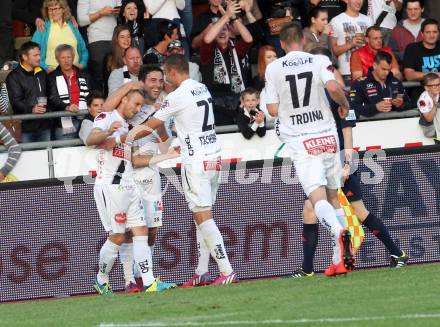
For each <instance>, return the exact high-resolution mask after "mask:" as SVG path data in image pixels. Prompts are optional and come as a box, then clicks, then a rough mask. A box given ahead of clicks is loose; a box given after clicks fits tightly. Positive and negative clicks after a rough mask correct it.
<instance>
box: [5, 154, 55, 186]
mask: <svg viewBox="0 0 440 327" xmlns="http://www.w3.org/2000/svg"><path fill="white" fill-rule="evenodd" d="M7 159H8V154H7V153H0V167H3V165H4V164H5V162H6V160H7ZM49 176H50V175H49V161H48V156H47V150H36V151H23V152H22V153H21V157H20V159H19V160H18V162H17V165H16V166H15V167H14V169H13V170H12V171H11V172H10V173H9V175H8V176H6V178H5V180H4V182H19V181H28V180H36V179H48V178H49Z"/></svg>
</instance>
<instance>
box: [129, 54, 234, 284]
mask: <svg viewBox="0 0 440 327" xmlns="http://www.w3.org/2000/svg"><path fill="white" fill-rule="evenodd" d="M164 72H165V77H166V80H167V81H168V83H170V84H171V85H172V86H173V87H174V88H175V91H173V92H171V93H170V94H169V95H168V96H167V98H166V99H165V101H164V103H163V104H162V106H161V108H160V109H159V111H157V112H156V113H155V114H154V116H153V117H152V118H150V119H149V120H148V121H147V122H146V123H145V126H146V127H147V128H143V129H142V128H141V129H139V128H134V129H133V130H132V131H131V132H130V133H129V135H128V139H130V138H134V139H137V138H141V137H144V136H145V135H148V134H150V133H151V131H152V130H154V129H156V128H158V127H159V126H161V125H162V124H163V122H164V121H166V120H167V119H168V118H170V117H174V122H175V125H176V130H177V137H178V138H179V141H180V144H181V156H182V186H183V190H184V193H185V198H186V200H187V202H188V205H189V209H190V210H191V211H192V213H193V219H194V222H195V223H196V236H197V242H198V248H199V250H200V252H201V253H200V254H201V255H202V254H203V253H206V252H208V251H209V252H210V254H211V256H212V257H213V258H214V260H215V261H216V262H217V265H218V267H219V271H220V275H219V277H218V278H217V279H216V280H215V281H214V282H212V283H211V285H219V284H230V283H233V282H236V281H237V275H236V273H235V272H234V271H233V270H232V267H231V264H230V262H229V259H228V255H227V253H226V248H225V245H224V242H223V237H222V235H221V233H220V231H219V229H218V227H217V225H216V223H215V222H214V220H213V219H212V210H211V208H212V206H213V205H214V202H215V198H216V195H217V189H218V180H219V177H220V168H221V158H220V145H219V143H218V141H217V135H216V133H215V125H214V114H213V110H212V98H211V94H210V93H209V91H208V89H207V87H206V86H205V85H204V84H201V83H199V82H196V81H194V80H191V79H189V68H188V61H187V60H186V59H185V57H184V56H182V55H170V56H169V57H168V58H167V60H166V61H165V66H164ZM208 261H209V256H208V260H200V261H199V265H198V267H197V269H196V274H195V275H194V276H193V277H192V278H191V280H190V281H188V283H185V286H190V285H192V286H198V285H206V284H207V283H208V281H209V280H210V278H209V276H208Z"/></svg>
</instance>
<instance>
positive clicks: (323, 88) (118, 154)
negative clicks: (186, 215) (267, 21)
mask: <svg viewBox="0 0 440 327" xmlns="http://www.w3.org/2000/svg"><path fill="white" fill-rule="evenodd" d="M280 40H281V46H282V48H283V49H284V50H285V52H286V55H285V56H284V57H282V58H279V59H277V60H275V61H274V62H272V63H271V64H270V65H269V66H268V67H267V70H266V97H267V98H266V103H267V109H268V111H269V113H270V115H271V116H273V117H277V119H278V120H277V124H276V126H277V128H276V133H277V135H278V136H279V138H280V140H281V141H282V142H284V143H285V144H286V148H287V150H288V153H289V156H290V157H291V159H292V162H293V164H294V166H295V170H296V172H297V175H298V177H299V181H300V183H301V185H302V187H303V190H304V192H305V194H306V196H307V200H306V202H305V205H304V229H303V240H304V242H303V251H304V261H303V266H302V267H301V268H299V269H298V270H296V271H295V272H294V273H293V274H292V275H291V276H292V277H308V276H313V274H314V272H313V256H314V253H315V249H316V245H317V241H318V225H317V220H318V221H319V222H320V223H321V225H323V226H324V228H326V229H327V230H328V231H329V233H330V235H331V240H332V245H333V254H332V259H331V262H330V265H329V268H328V269H327V270H326V271H325V274H326V275H327V276H335V275H339V274H346V273H348V272H350V271H352V270H353V269H354V267H355V258H354V253H353V247H352V243H351V235H350V232H349V231H348V229H347V227H346V226H345V218H344V212H343V210H342V209H341V207H340V205H339V201H338V198H337V190H338V189H339V188H340V187H341V186H343V190H344V192H346V193H350V194H352V196H351V197H348V200H349V201H350V202H351V204H352V205H353V208H354V210H355V213H356V214H357V215H358V216H359V218H360V220H361V221H362V222H363V223H364V225H365V226H366V227H367V228H369V229H370V230H371V231H373V234H374V235H375V236H376V237H378V238H379V239H380V240H381V241H382V242H383V243H384V245H385V246H386V247H387V248H388V250H389V251H390V254H391V260H392V266H394V267H401V266H403V265H405V264H406V262H407V260H408V256H407V255H406V254H405V252H404V251H401V250H400V249H399V248H398V247H397V246H396V245H395V243H394V242H393V240H392V239H391V237H390V235H389V233H388V230H387V229H386V227H385V226H384V224H383V223H382V222H381V220H380V219H378V218H377V217H375V216H374V215H373V214H372V213H369V212H368V211H367V209H366V208H365V206H364V205H363V202H362V195H361V192H360V185H359V179H358V178H357V176H356V175H351V176H343V171H347V167H348V168H349V165H350V163H351V149H352V140H351V128H352V127H353V126H354V124H355V119H356V117H355V115H354V113H353V112H352V111H350V110H349V103H348V101H347V98H346V97H345V94H344V90H343V87H342V86H341V84H340V83H339V82H338V81H337V78H336V77H335V74H334V69H333V66H332V64H331V62H330V60H329V59H328V58H327V57H326V56H325V55H322V54H309V53H306V52H303V51H302V41H303V35H302V30H301V28H300V27H299V26H297V25H295V24H291V25H287V26H285V27H284V28H283V30H282V31H281V34H280ZM164 76H165V78H166V81H167V83H168V84H169V87H171V88H172V90H173V91H172V92H170V93H169V94H168V95H167V96H166V98H165V99H163V100H162V99H161V94H162V93H163V89H164ZM328 96H329V98H328ZM104 109H105V111H104V112H102V113H100V114H99V115H98V116H97V117H96V118H95V121H94V123H93V130H92V131H91V133H90V135H89V136H88V138H87V142H86V143H87V144H88V145H91V146H97V147H98V149H99V150H98V151H99V154H98V170H97V177H96V181H95V186H94V197H95V201H96V205H97V208H98V212H99V216H100V219H101V221H102V224H103V226H104V228H105V230H106V232H108V238H107V240H106V242H105V243H104V245H103V246H102V248H101V251H100V254H99V271H98V274H97V276H96V280H95V284H94V287H95V289H96V291H97V292H98V293H100V294H103V295H106V294H111V292H112V290H111V286H110V281H109V272H110V271H111V269H112V267H113V265H114V263H115V260H116V258H117V257H118V254H119V257H120V261H121V263H122V267H123V272H124V279H125V284H126V290H127V291H128V292H156V291H164V290H168V289H171V288H175V287H177V285H176V284H175V283H170V282H164V281H162V280H160V279H159V278H155V277H154V274H153V271H154V267H153V261H152V255H153V251H154V243H155V239H156V234H157V229H158V228H159V227H160V226H161V225H162V200H161V186H160V176H159V171H158V168H157V164H158V163H159V162H161V161H163V160H167V159H171V158H175V157H177V156H179V155H180V156H181V161H182V170H181V171H182V172H181V176H182V186H183V190H184V194H185V198H186V201H187V202H188V206H189V209H190V210H191V212H192V218H193V220H194V223H195V228H196V239H197V249H198V251H199V256H198V259H199V262H198V265H197V267H196V269H195V272H194V275H193V276H192V277H191V278H190V279H189V280H188V281H186V282H185V283H183V284H182V286H183V287H194V286H203V285H221V284H230V283H235V282H237V281H238V277H237V274H236V272H234V270H233V268H232V266H231V263H230V262H229V259H228V254H227V250H226V248H225V245H224V242H223V237H222V235H221V233H220V231H219V229H218V227H217V225H216V223H215V222H214V220H213V217H212V206H213V204H214V203H215V199H216V194H217V189H218V184H219V177H220V169H221V157H220V146H219V143H218V141H217V137H216V133H215V122H214V114H213V103H212V98H211V95H210V93H209V91H208V89H207V87H206V86H205V85H204V84H201V83H199V82H196V81H194V80H191V79H190V78H189V66H188V61H187V60H186V58H185V57H184V56H183V55H178V54H175V55H170V56H169V57H167V60H166V62H165V65H164V67H163V71H162V69H161V68H160V67H158V66H143V67H142V69H141V71H140V74H139V82H129V83H127V84H124V85H123V86H122V87H121V88H120V89H118V90H117V91H115V92H114V93H112V94H111V96H110V97H109V98H108V99H107V100H106V103H105V108H104ZM332 109H334V111H335V112H332ZM334 114H335V115H334ZM334 116H335V117H334ZM335 118H336V120H338V122H339V123H338V128H341V129H343V133H340V134H341V135H344V136H345V137H344V139H339V138H338V131H337V127H336V124H335ZM170 122H172V123H170ZM170 125H173V128H175V131H176V132H177V139H178V141H179V142H178V143H179V146H178V147H173V146H172V144H175V142H171V140H170V138H169V135H170V134H171V133H170V130H169V126H170ZM343 146H345V151H344V152H345V157H344V166H343V165H342V164H341V156H340V147H343ZM179 152H180V154H179ZM342 184H344V185H342ZM211 256H212V258H213V259H214V260H215V261H216V263H217V265H218V269H219V272H220V273H219V275H218V276H216V277H215V278H211V276H210V275H209V273H208V264H209V260H210V257H211Z"/></svg>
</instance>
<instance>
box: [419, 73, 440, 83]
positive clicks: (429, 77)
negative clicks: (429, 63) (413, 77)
mask: <svg viewBox="0 0 440 327" xmlns="http://www.w3.org/2000/svg"><path fill="white" fill-rule="evenodd" d="M439 78H440V76H438V75H437V74H436V73H428V74H426V75H425V76H423V79H422V85H423V86H426V85H427V84H428V82H430V81H433V80H435V79H439Z"/></svg>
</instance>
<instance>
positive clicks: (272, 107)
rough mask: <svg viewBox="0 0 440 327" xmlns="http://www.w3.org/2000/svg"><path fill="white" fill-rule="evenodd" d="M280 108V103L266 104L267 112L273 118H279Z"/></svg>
mask: <svg viewBox="0 0 440 327" xmlns="http://www.w3.org/2000/svg"><path fill="white" fill-rule="evenodd" d="M278 107H279V103H268V104H266V108H267V111H268V112H269V115H271V117H273V118H276V117H278Z"/></svg>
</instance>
